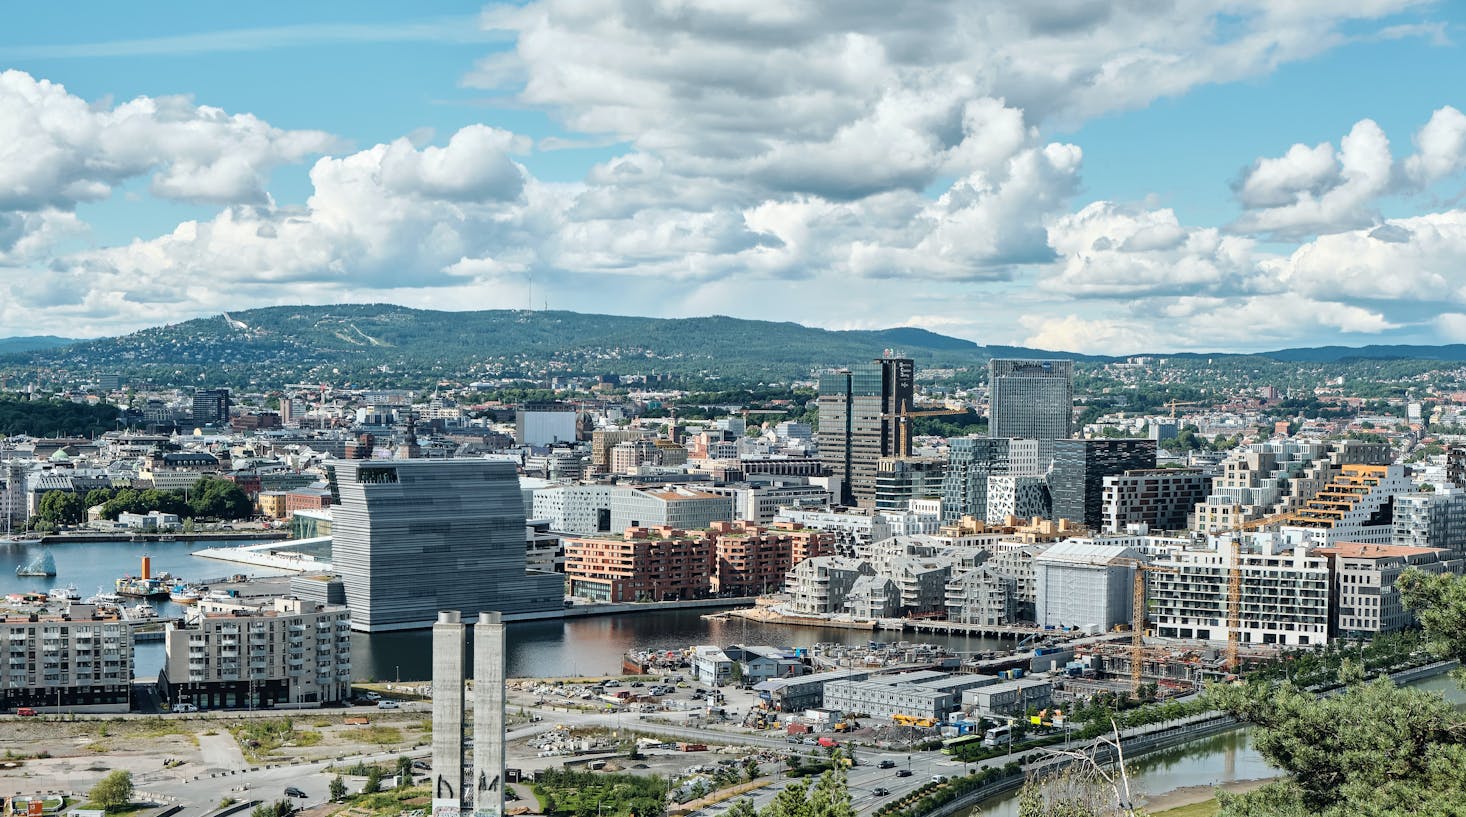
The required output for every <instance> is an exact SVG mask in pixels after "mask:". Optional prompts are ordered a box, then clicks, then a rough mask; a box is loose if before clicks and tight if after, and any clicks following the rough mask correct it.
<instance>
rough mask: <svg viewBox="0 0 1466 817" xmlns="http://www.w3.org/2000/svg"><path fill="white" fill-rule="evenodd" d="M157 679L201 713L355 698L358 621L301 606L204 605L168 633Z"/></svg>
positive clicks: (329, 608) (340, 610)
mask: <svg viewBox="0 0 1466 817" xmlns="http://www.w3.org/2000/svg"><path fill="white" fill-rule="evenodd" d="M164 649H165V652H166V654H167V660H166V662H165V664H164V668H163V673H162V675H161V676H160V678H159V679H158V681H159V686H160V688H161V689H162V690H163V694H164V696H165V697H166V698H168V699H169V700H170V701H171V702H174V703H177V702H187V703H192V704H195V705H197V706H198V707H199V708H200V709H243V708H250V709H266V708H269V707H277V706H278V707H310V706H320V705H321V704H324V703H332V702H337V701H344V700H346V699H347V698H349V697H350V696H351V614H350V613H349V612H348V611H347V608H345V607H343V606H339V605H328V604H320V603H317V602H309V601H301V600H299V599H293V598H284V599H273V600H271V601H270V602H267V603H265V604H260V605H255V604H250V603H248V602H211V601H208V600H204V601H201V602H199V605H198V608H197V609H196V611H193V612H192V613H191V616H190V618H189V619H188V620H187V621H185V622H184V623H183V624H182V625H181V626H174V627H170V628H169V629H168V632H167V635H166V640H165V648H164Z"/></svg>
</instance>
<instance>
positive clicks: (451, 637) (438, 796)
mask: <svg viewBox="0 0 1466 817" xmlns="http://www.w3.org/2000/svg"><path fill="white" fill-rule="evenodd" d="M463 648H464V630H463V621H462V619H461V618H460V616H459V614H458V611H457V610H443V611H441V612H439V613H438V623H436V624H434V625H433V755H432V757H433V778H432V779H433V793H432V797H433V817H458V815H459V813H460V811H461V809H462V808H463V664H464V654H463V653H464V649H463ZM501 722H502V721H501Z"/></svg>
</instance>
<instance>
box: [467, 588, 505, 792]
mask: <svg viewBox="0 0 1466 817" xmlns="http://www.w3.org/2000/svg"><path fill="white" fill-rule="evenodd" d="M504 647H505V643H504V624H503V623H502V622H501V621H500V619H499V614H498V613H497V612H487V611H486V612H483V613H480V614H479V617H478V623H477V624H475V625H474V627H473V814H474V817H500V815H502V814H503V813H504Z"/></svg>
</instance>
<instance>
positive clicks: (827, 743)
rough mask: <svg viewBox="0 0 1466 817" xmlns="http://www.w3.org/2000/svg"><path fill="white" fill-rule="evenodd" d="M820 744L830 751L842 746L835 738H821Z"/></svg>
mask: <svg viewBox="0 0 1466 817" xmlns="http://www.w3.org/2000/svg"><path fill="white" fill-rule="evenodd" d="M818 743H819V745H821V746H823V747H825V748H826V749H830V748H833V747H835V746H839V745H840V741H838V740H835V739H834V738H820V739H819V741H818Z"/></svg>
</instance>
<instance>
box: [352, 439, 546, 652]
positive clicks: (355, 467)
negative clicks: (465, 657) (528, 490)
mask: <svg viewBox="0 0 1466 817" xmlns="http://www.w3.org/2000/svg"><path fill="white" fill-rule="evenodd" d="M333 468H334V471H335V484H336V489H337V491H338V492H339V494H340V497H341V504H340V505H337V506H336V507H334V508H332V516H334V517H335V519H334V523H333V526H332V543H331V559H332V562H333V563H334V566H335V569H336V570H337V572H339V573H340V574H341V583H342V584H343V585H344V586H345V590H346V604H347V606H348V607H349V608H350V609H351V626H352V629H355V630H362V631H366V632H382V631H387V630H411V629H425V628H427V627H428V626H430V625H432V623H433V621H434V620H435V618H436V617H437V612H438V611H439V610H483V609H485V608H493V609H497V610H499V611H501V612H503V613H504V614H505V615H506V618H509V617H513V616H514V615H515V614H521V615H522V614H526V613H535V612H544V611H551V610H560V609H562V606H563V599H564V593H565V577H564V576H561V575H559V574H556V573H543V572H539V571H529V570H526V568H525V538H524V499H523V496H522V495H521V494H520V491H519V477H518V476H517V475H516V474H515V470H514V466H513V465H512V464H510V463H507V462H490V461H489V460H479V459H447V460H380V461H372V460H362V461H357V460H340V461H337V462H335V463H333Z"/></svg>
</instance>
